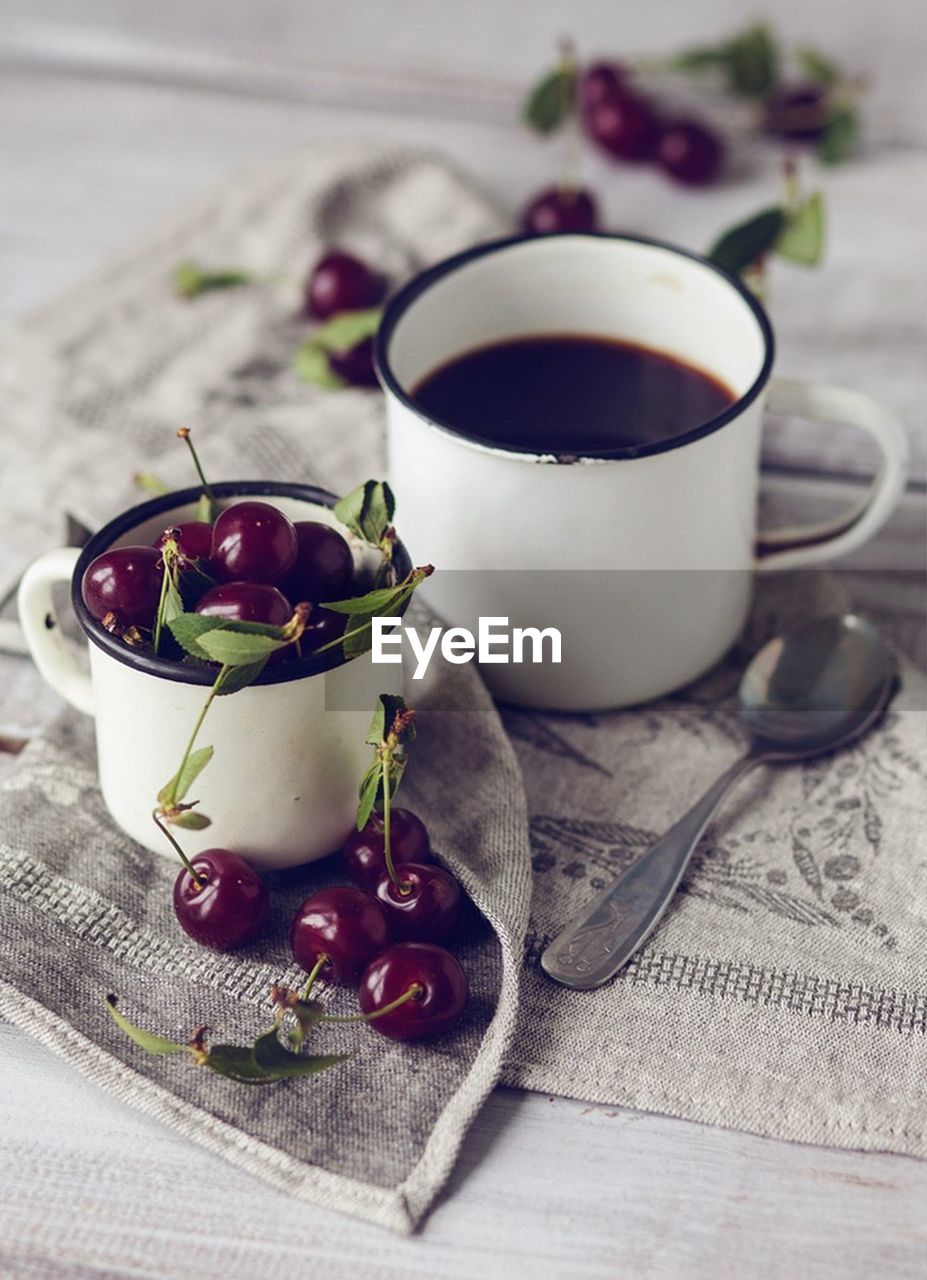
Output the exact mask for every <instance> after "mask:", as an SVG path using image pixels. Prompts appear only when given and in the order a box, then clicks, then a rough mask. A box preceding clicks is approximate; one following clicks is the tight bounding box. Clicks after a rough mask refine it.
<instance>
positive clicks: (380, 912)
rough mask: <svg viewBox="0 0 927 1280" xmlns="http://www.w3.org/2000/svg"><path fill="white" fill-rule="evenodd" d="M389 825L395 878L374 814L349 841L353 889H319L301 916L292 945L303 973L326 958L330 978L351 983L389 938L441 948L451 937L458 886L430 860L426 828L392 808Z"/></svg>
mask: <svg viewBox="0 0 927 1280" xmlns="http://www.w3.org/2000/svg"><path fill="white" fill-rule="evenodd" d="M390 825H391V832H390V836H391V839H390V848H391V851H392V863H393V870H392V874H391V873H390V870H389V867H388V865H387V862H386V855H385V836H384V830H383V819H382V817H381V815H379V814H375V815H374V816H373V817H372V818H371V819H370V821H369V822H368V823H367V824H366V826H365V827H364V829H363V830H362V831H360V832H352V833H351V835H350V836H349V837H348V839H347V841H346V842H345V846H344V851H343V856H344V859H345V863H346V866H347V870H348V874H349V875H350V877H351V879H352V880H353V881H354V884H355V886H356V887H352V886H351V885H338V886H335V887H334V888H331V889H322V890H320V891H319V892H318V893H314V894H312V896H311V897H309V898H307V899H306V901H305V902H304V903H303V904H302V906H301V907H300V909H299V911H298V912H297V913H296V917H295V919H294V921H293V927H292V930H291V932H290V942H291V945H292V947H293V955H294V957H295V958H296V961H297V963H299V964H301V965H302V967H303V968H304V969H306V970H311V969H313V968H314V967H315V965H316V963H317V962H318V961H319V959H320V957H325V962H324V969H323V973H324V975H325V977H327V978H329V979H330V980H331V981H333V982H340V983H350V982H354V981H356V980H357V977H358V975H359V974H360V972H361V970H362V969H363V968H364V967H365V965H367V964H368V962H369V961H370V960H371V959H372V958H373V957H374V956H375V955H376V954H377V953H378V952H379V951H381V950H382V949H383V947H384V946H386V944H387V942H388V941H390V940H392V941H393V942H431V943H437V942H444V941H445V940H446V939H447V938H448V937H450V935H451V934H452V933H453V931H454V928H455V927H456V925H457V920H458V918H459V916H460V908H461V900H462V895H461V892H460V886H459V885H458V883H457V881H456V880H455V879H454V877H453V876H451V875H449V874H448V873H447V872H446V871H444V870H442V868H441V867H439V866H437V865H436V864H435V863H433V862H432V861H431V846H430V841H429V839H428V832H427V831H426V829H425V826H424V824H423V823H422V822H421V821H420V819H419V818H417V817H416V816H415V814H413V813H410V812H409V810H408V809H396V808H394V809H393V810H392V813H391V824H390Z"/></svg>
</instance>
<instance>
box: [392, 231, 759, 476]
mask: <svg viewBox="0 0 927 1280" xmlns="http://www.w3.org/2000/svg"><path fill="white" fill-rule="evenodd" d="M565 240H607V241H611V240H618V241H622V242H627V243H630V244H641V245H647V246H649V247H650V248H654V249H664V250H666V251H667V252H668V253H674V254H677V255H678V256H679V257H680V258H687V259H689V261H691V262H697V263H699V264H700V265H701V266H703V267H705V268H707V269H708V270H709V271H712V272H714V273H715V274H716V275H718V276H720V277H721V279H722V280H723V281H725V283H726V284H729V285H730V286H731V288H732V289H734V290H735V292H736V293H738V294H740V296H741V298H742V299H743V300H744V302H745V303H746V304H747V306H748V307H749V309H750V311H751V312H752V313H753V317H754V319H755V320H756V322H757V325H758V327H759V330H760V333H761V334H762V337H763V343H764V357H763V364H762V366H761V368H760V371H759V373H758V375H757V377H756V379H755V380H754V382H753V383H752V384H751V386H750V387H749V388H748V389H747V390H746V391H745V392H744V394H743V395H742V396H738V397H737V399H736V400H734V401H733V403H731V404H730V405H728V406H727V408H726V409H723V410H722V411H721V413H719V414H716V415H715V417H713V418H709V420H708V421H707V422H703V423H700V424H699V425H698V426H697V427H692V428H691V429H690V430H688V431H685V432H682V433H681V434H680V435H678V436H671V437H669V438H668V439H665V440H657V441H650V442H648V443H646V444H640V445H621V446H617V447H616V448H614V449H589V450H585V449H583V450H575V451H570V452H561V453H559V454H552V453H550V452H543V451H542V450H538V449H530V448H527V447H525V448H522V447H520V446H518V445H511V444H509V445H505V446H502V445H500V444H499V443H498V442H497V441H493V440H490V439H488V438H487V437H485V436H480V435H478V434H477V433H476V432H472V431H464V430H463V429H462V428H460V427H456V426H453V425H452V424H451V423H449V422H442V421H441V420H440V419H438V418H433V417H431V416H430V415H428V414H426V413H425V412H424V411H423V410H422V408H421V406H420V405H419V404H417V403H416V401H415V398H414V396H412V395H411V394H410V393H409V392H408V391H407V390H406V389H405V388H404V387H403V386H402V384H401V383H400V381H399V379H398V378H397V377H396V375H395V373H394V372H393V370H392V367H391V365H390V357H389V345H390V341H391V339H392V336H393V333H394V332H395V329H396V326H397V325H398V323H399V321H400V320H401V319H402V317H403V315H404V314H405V313H406V312H407V311H408V309H409V308H410V307H411V305H412V304H413V302H415V301H416V300H417V299H418V298H419V297H421V295H422V294H423V293H425V292H426V291H427V290H428V289H430V288H431V286H432V285H433V284H436V283H437V282H438V281H439V280H442V279H443V278H444V277H445V276H448V275H450V274H451V273H452V272H454V271H457V270H459V269H460V268H461V267H464V266H466V265H467V264H468V263H470V262H473V261H475V260H476V259H478V258H484V257H488V256H489V255H491V254H494V253H500V252H502V251H504V250H506V249H512V248H516V247H518V246H521V245H529V244H546V243H551V242H554V243H557V242H563V241H565ZM774 354H775V340H774V338H773V331H772V325H771V324H770V322H769V316H768V315H767V314H766V311H765V309H764V308H763V306H762V304H761V303H760V302H759V300H758V299H757V298H756V297H755V296H754V294H752V293H751V292H750V290H749V289H748V288H747V287H746V285H745V284H744V283H743V282H742V281H741V280H738V278H737V277H736V276H733V275H731V274H730V272H728V271H725V270H724V268H723V267H719V266H718V264H717V263H715V262H711V261H710V260H709V259H708V258H705V257H703V256H702V255H701V254H698V253H693V252H692V251H691V250H690V249H683V248H681V247H680V246H679V245H676V244H671V243H670V242H669V241H667V240H655V239H653V238H652V237H650V236H636V235H626V234H623V233H616V232H611V231H570V232H564V233H561V234H557V235H550V236H532V235H517V236H506V237H505V239H502V240H490V241H486V242H484V243H483V244H478V245H475V246H474V247H473V248H472V249H465V250H464V251H463V253H458V254H455V255H454V256H453V257H451V258H445V259H444V260H443V261H441V262H437V263H435V265H434V266H432V267H428V268H426V269H425V270H424V271H422V272H420V274H419V275H417V276H414V277H413V279H411V280H410V281H409V283H408V284H406V285H405V286H404V287H403V288H402V289H400V290H399V292H398V293H396V294H394V296H393V297H392V298H391V299H390V301H389V302H388V303H387V305H386V310H385V311H384V313H383V319H382V320H381V321H380V326H379V329H378V330H377V336H376V347H375V362H376V369H377V374H378V376H379V378H380V383H381V385H382V386H383V388H384V390H387V391H390V392H392V394H393V395H394V396H395V397H396V398H397V399H398V400H399V401H401V402H402V404H404V405H405V406H406V408H407V409H410V410H411V411H412V413H414V414H415V415H416V417H418V418H420V419H421V420H422V421H423V422H427V423H428V424H429V425H430V426H432V427H435V428H436V429H437V430H438V431H442V432H444V433H445V434H447V435H449V436H452V437H454V438H455V439H459V440H467V441H469V442H470V443H471V444H475V445H479V446H480V447H481V448H484V449H487V450H489V451H490V452H492V453H497V454H522V455H524V457H525V458H526V459H531V460H533V461H537V462H548V463H553V464H555V465H556V464H563V463H572V462H582V461H584V460H586V459H591V460H600V461H612V460H614V461H617V460H619V459H622V458H645V457H648V456H650V455H652V454H657V453H668V452H669V451H670V450H672V449H679V448H682V447H683V446H684V445H687V444H692V443H693V441H695V440H701V439H702V438H703V437H704V436H708V435H711V434H712V433H713V432H715V431H717V430H718V429H719V428H720V427H723V426H725V425H726V424H727V423H728V422H731V421H732V420H733V419H734V418H736V417H739V415H740V414H741V413H743V411H744V409H746V408H747V407H748V405H750V404H752V403H753V401H754V400H755V399H756V398H757V396H758V395H759V394H760V392H761V391H762V390H763V388H764V387H765V386H766V383H767V382H768V381H769V375H770V373H771V372H772V366H773V358H774Z"/></svg>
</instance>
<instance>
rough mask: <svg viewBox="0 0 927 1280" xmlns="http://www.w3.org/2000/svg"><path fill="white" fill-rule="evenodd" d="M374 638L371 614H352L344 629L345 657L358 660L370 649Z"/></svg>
mask: <svg viewBox="0 0 927 1280" xmlns="http://www.w3.org/2000/svg"><path fill="white" fill-rule="evenodd" d="M372 638H373V621H372V619H371V618H370V615H369V614H366V613H357V614H352V615H351V616H350V617H349V618H348V621H347V625H346V627H345V629H344V640H343V643H342V648H343V649H344V653H345V657H347V658H356V657H357V656H358V655H359V654H361V653H366V652H367V650H368V649H369V648H370V642H371V639H372Z"/></svg>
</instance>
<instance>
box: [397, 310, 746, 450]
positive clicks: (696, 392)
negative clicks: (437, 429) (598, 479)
mask: <svg viewBox="0 0 927 1280" xmlns="http://www.w3.org/2000/svg"><path fill="white" fill-rule="evenodd" d="M412 398H413V399H414V400H415V402H416V403H417V404H418V405H419V406H420V407H421V408H422V409H423V410H424V412H425V413H426V414H427V415H428V416H429V417H431V418H433V419H435V420H436V421H437V422H440V423H442V424H443V425H445V426H449V427H453V428H456V429H457V430H459V431H462V432H464V433H466V434H467V435H472V436H478V437H479V438H480V439H482V440H486V441H489V442H491V443H493V444H497V445H502V446H509V447H513V448H516V449H522V450H531V451H534V452H538V453H558V454H563V453H567V454H569V453H599V452H603V451H605V450H610V449H632V450H633V449H634V448H639V447H642V446H646V445H653V444H655V443H659V442H661V441H665V440H669V439H672V438H673V437H674V436H679V435H682V434H684V433H685V432H687V431H690V430H691V429H692V428H693V427H698V426H700V425H702V424H703V423H706V422H708V421H710V420H711V419H712V418H714V417H716V416H717V415H718V414H719V413H721V412H723V410H725V409H726V408H728V406H729V405H731V404H732V403H733V401H734V399H735V397H734V395H733V394H732V392H731V391H730V390H729V389H728V388H727V387H726V386H724V384H723V383H722V382H720V381H719V380H718V379H717V378H714V377H712V376H711V375H710V374H707V373H704V372H703V371H702V370H701V369H697V368H694V367H693V366H692V365H688V364H685V363H683V362H682V361H680V360H677V359H676V358H675V357H673V356H669V355H666V354H664V353H663V352H660V351H654V350H651V349H650V348H649V347H639V346H635V345H634V344H632V343H628V342H618V341H614V340H612V339H609V338H600V337H593V336H591V335H588V336H587V335H584V334H544V335H538V336H534V337H532V336H525V337H519V338H509V339H506V340H505V341H504V342H494V343H490V344H488V345H487V346H483V347H476V348H474V349H472V350H470V351H466V352H464V353H463V354H462V355H459V356H455V357H454V358H453V359H452V360H449V361H447V362H446V363H445V364H442V365H439V366H438V368H436V369H433V370H432V371H431V372H430V373H428V374H426V375H425V377H424V378H422V379H421V381H420V382H419V383H418V384H417V385H416V386H415V388H414V389H413V391H412Z"/></svg>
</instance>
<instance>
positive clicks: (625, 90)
mask: <svg viewBox="0 0 927 1280" xmlns="http://www.w3.org/2000/svg"><path fill="white" fill-rule="evenodd" d="M579 99H580V104H579V105H580V111H581V114H582V122H583V127H584V129H585V131H586V133H587V134H588V136H589V137H590V138H591V139H592V141H593V142H595V143H596V144H597V145H598V146H599V147H601V149H602V150H603V151H605V152H606V153H607V154H608V155H609V156H613V157H615V158H616V159H618V160H632V161H644V160H652V161H655V162H656V163H657V164H658V165H659V166H660V167H661V168H662V169H663V170H664V171H665V172H666V173H667V174H669V176H670V177H671V178H674V179H675V180H676V181H677V182H681V183H684V184H685V185H687V186H694V187H701V186H707V185H708V184H709V183H711V182H714V180H715V179H716V178H717V177H718V175H719V173H720V171H721V166H722V162H723V159H724V144H723V143H722V141H721V139H720V138H719V137H718V135H717V134H716V133H715V132H714V131H713V130H712V129H709V128H707V127H706V126H705V125H703V124H700V123H699V122H698V121H695V120H686V119H681V120H671V121H664V120H662V119H661V118H660V116H659V114H658V112H657V111H656V109H655V108H654V106H653V104H652V103H651V102H650V100H649V99H648V98H646V97H644V96H643V94H641V93H639V92H638V91H637V90H636V89H635V88H634V86H633V85H632V84H630V83H629V82H628V79H627V76H626V75H625V73H624V72H623V71H622V69H621V68H620V67H616V66H614V65H612V64H611V63H604V62H600V63H596V64H594V65H593V66H591V67H589V68H588V70H587V71H586V72H585V73H584V74H583V76H582V78H581V79H580V82H579Z"/></svg>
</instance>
